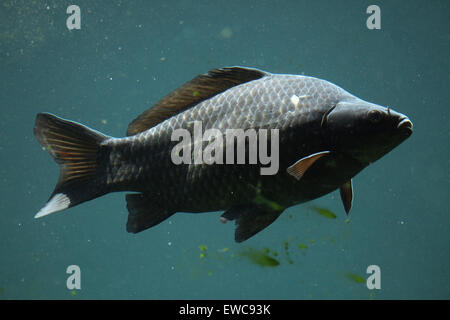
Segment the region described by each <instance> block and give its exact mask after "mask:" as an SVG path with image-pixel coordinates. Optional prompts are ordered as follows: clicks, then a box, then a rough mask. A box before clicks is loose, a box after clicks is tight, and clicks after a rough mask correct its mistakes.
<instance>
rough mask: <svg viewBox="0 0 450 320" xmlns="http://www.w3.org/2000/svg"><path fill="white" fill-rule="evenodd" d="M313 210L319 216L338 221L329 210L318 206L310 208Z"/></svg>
mask: <svg viewBox="0 0 450 320" xmlns="http://www.w3.org/2000/svg"><path fill="white" fill-rule="evenodd" d="M309 208H310V209H311V210H313V211H314V212H316V213H317V214H320V215H321V216H323V217H325V218H328V219H336V215H335V214H334V213H333V212H332V211H331V210H329V209H327V208H322V207H317V206H311V207H309Z"/></svg>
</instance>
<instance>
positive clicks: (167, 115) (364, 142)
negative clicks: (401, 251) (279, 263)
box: [35, 67, 412, 242]
mask: <svg viewBox="0 0 450 320" xmlns="http://www.w3.org/2000/svg"><path fill="white" fill-rule="evenodd" d="M200 127H201V130H200V131H201V132H200V133H201V134H203V132H206V131H208V130H215V131H214V132H215V133H216V136H215V140H214V139H209V140H207V141H205V140H204V139H203V138H204V137H203V136H201V135H200V137H201V138H202V139H201V140H199V138H198V137H199V132H198V131H199V128H200ZM180 129H182V130H183V132H185V133H189V136H190V137H193V138H192V140H188V142H185V143H184V144H183V147H186V146H188V147H189V148H188V149H183V151H185V152H189V155H188V157H187V158H189V159H190V160H193V161H190V162H189V163H181V164H180V163H175V162H176V161H174V151H173V150H174V148H176V147H177V146H179V145H180V140H179V139H178V140H177V139H174V134H175V133H179V132H180ZM227 130H228V131H230V130H231V131H232V130H235V131H236V130H242V131H245V132H248V130H254V132H255V133H256V134H258V136H257V138H261V137H264V136H262V135H259V134H260V133H263V131H265V132H267V133H266V136H265V137H266V138H267V139H266V140H267V141H266V142H267V146H266V147H267V148H268V149H269V150H270V149H272V150H270V151H271V152H272V154H271V156H274V153H275V152H276V153H277V154H276V156H277V157H276V158H274V157H272V160H275V159H276V160H277V161H276V162H277V163H273V162H275V161H272V163H270V166H269V164H267V163H265V164H262V163H261V162H258V163H249V162H250V161H249V160H250V157H251V155H250V153H251V151H252V150H258V151H260V148H261V147H262V145H261V144H259V145H258V146H257V148H256V147H255V146H253V144H254V141H253V140H251V138H250V137H246V138H245V139H246V140H245V144H244V145H245V146H246V147H247V148H246V149H245V159H246V160H247V161H246V162H245V163H241V164H239V163H237V162H238V161H237V159H236V156H237V154H238V150H237V149H236V148H237V147H236V144H235V145H234V146H232V148H233V157H232V158H230V159H231V160H233V161H231V162H230V161H228V162H227V161H225V160H230V159H228V158H227V159H225V158H226V157H225V154H226V152H228V150H226V149H227V147H229V146H230V144H229V142H232V141H235V140H233V139H231V138H230V139H227V137H228V136H227V132H228V131H227ZM233 132H234V131H233ZM269 132H270V134H269ZM411 132H412V123H411V122H410V121H409V119H408V118H407V117H406V116H404V115H402V114H400V113H397V112H395V111H393V110H391V109H389V108H385V107H381V106H378V105H375V104H372V103H369V102H366V101H363V100H361V99H359V98H358V97H356V96H354V95H352V94H350V93H349V92H347V91H345V90H344V89H342V88H340V87H338V86H336V85H334V84H332V83H330V82H328V81H325V80H321V79H317V78H314V77H307V76H300V75H280V74H271V73H267V72H264V71H260V70H257V69H248V68H242V67H231V68H223V69H216V70H212V71H210V72H209V73H208V74H204V75H200V76H198V77H196V78H194V79H193V80H191V81H190V82H187V83H186V84H185V85H183V86H182V87H180V88H178V89H177V90H175V91H174V92H172V93H171V94H169V95H168V96H166V97H165V98H163V99H162V100H160V101H159V102H158V103H157V104H156V105H155V106H154V107H153V108H150V109H149V110H147V111H146V112H144V113H143V114H142V115H141V116H139V117H138V118H137V119H135V120H134V121H133V122H132V123H131V124H130V126H129V128H128V131H127V135H128V136H127V137H124V138H113V137H108V136H105V135H103V134H101V133H99V132H96V131H94V130H92V129H89V128H87V127H85V126H83V125H81V124H78V123H75V122H71V121H68V120H64V119H60V118H58V117H56V116H53V115H50V114H39V115H38V116H37V120H36V126H35V135H36V137H37V138H38V140H39V142H40V143H41V144H42V145H43V146H44V147H45V148H46V149H47V150H49V152H50V153H51V154H52V156H53V157H54V158H55V159H56V161H57V162H58V163H59V164H60V166H61V175H60V179H59V181H58V184H57V186H56V188H55V191H54V192H53V193H52V195H51V197H50V199H49V201H48V202H47V204H46V206H44V208H43V209H41V211H40V212H39V213H38V214H37V217H40V216H44V215H47V214H49V213H52V212H56V211H60V210H64V209H66V208H69V207H72V206H74V205H77V204H79V203H82V202H84V201H87V200H90V199H93V198H96V197H99V196H101V195H103V194H106V193H109V192H117V191H133V192H135V193H131V194H127V195H126V200H127V208H128V210H129V218H128V222H127V230H128V231H130V232H139V231H142V230H145V229H147V228H150V227H152V226H154V225H156V224H158V223H160V222H162V221H164V220H165V219H167V218H168V217H170V216H171V215H172V214H174V213H176V212H192V213H200V212H210V211H219V210H226V211H225V213H224V214H222V216H221V221H222V222H227V221H229V220H235V221H236V224H237V229H236V233H235V240H236V241H238V242H241V241H244V240H246V239H248V238H249V237H251V236H253V235H254V234H256V233H257V232H259V231H261V230H262V229H264V228H265V227H267V226H268V225H269V224H271V223H272V222H273V221H274V220H276V218H277V217H278V216H279V215H280V214H281V213H282V212H283V210H285V209H286V208H288V207H290V206H293V205H296V204H299V203H303V202H306V201H310V200H312V199H315V198H318V197H321V196H323V195H325V194H327V193H330V192H332V191H334V190H336V189H340V190H341V197H342V200H343V201H344V206H345V209H346V211H347V212H348V211H349V210H350V207H351V202H352V200H353V190H352V183H351V179H352V178H353V177H354V176H355V175H356V174H357V173H358V172H360V171H361V170H362V169H364V168H365V167H366V166H368V165H369V164H370V163H372V162H374V161H376V160H377V159H379V158H381V157H382V156H383V155H384V154H386V153H387V152H389V151H390V150H392V149H393V148H395V147H396V146H397V145H398V144H400V143H401V142H402V141H404V140H405V139H406V138H407V137H409V135H410V134H411ZM196 137H197V138H196ZM220 137H223V140H221V139H222V138H221V139H218V138H220ZM213 140H214V141H218V140H221V141H222V143H221V144H219V146H220V147H219V148H218V149H216V152H217V150H221V151H223V157H222V159H224V161H222V162H223V163H218V162H219V161H216V162H215V163H212V164H211V163H205V161H194V160H195V158H196V154H195V152H198V151H199V150H200V151H204V150H205V147H207V146H208V144H211V143H212V141H213ZM258 142H259V143H260V141H258ZM199 146H200V149H199ZM269 146H270V147H271V148H269ZM252 147H255V148H254V149H252ZM186 150H187V151H186ZM268 154H269V153H267V155H268ZM183 155H184V152H183ZM203 155H204V153H203ZM184 159H186V158H184ZM216 159H217V158H216ZM263 168H266V170H267V171H269V169H271V170H270V173H269V174H262V172H263V171H262V170H264V169H263Z"/></svg>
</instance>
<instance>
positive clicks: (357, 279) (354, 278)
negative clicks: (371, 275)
mask: <svg viewBox="0 0 450 320" xmlns="http://www.w3.org/2000/svg"><path fill="white" fill-rule="evenodd" d="M345 277H346V278H347V279H349V280H351V281H353V282H356V283H366V279H364V278H363V277H361V276H360V275H357V274H356V273H346V274H345Z"/></svg>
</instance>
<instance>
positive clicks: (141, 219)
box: [125, 193, 175, 233]
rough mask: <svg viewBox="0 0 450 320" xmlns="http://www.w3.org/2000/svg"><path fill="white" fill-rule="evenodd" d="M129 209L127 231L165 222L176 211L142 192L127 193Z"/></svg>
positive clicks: (139, 230) (132, 231)
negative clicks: (161, 204) (159, 204)
mask: <svg viewBox="0 0 450 320" xmlns="http://www.w3.org/2000/svg"><path fill="white" fill-rule="evenodd" d="M125 197H126V201H127V209H128V212H129V215H128V221H127V231H128V232H131V233H138V232H141V231H143V230H146V229H148V228H151V227H153V226H156V225H157V224H159V223H161V222H163V221H164V220H166V219H167V218H169V217H170V216H171V215H173V214H174V213H175V211H173V210H169V209H168V208H165V207H163V206H158V204H157V203H155V202H154V201H153V198H152V197H150V196H148V195H145V194H142V193H135V194H127V195H126V196H125Z"/></svg>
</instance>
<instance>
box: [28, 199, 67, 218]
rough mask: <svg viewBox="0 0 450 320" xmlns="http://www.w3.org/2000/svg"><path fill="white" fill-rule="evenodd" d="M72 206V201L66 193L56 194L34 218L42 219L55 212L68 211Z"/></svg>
mask: <svg viewBox="0 0 450 320" xmlns="http://www.w3.org/2000/svg"><path fill="white" fill-rule="evenodd" d="M69 206H70V199H69V198H68V197H67V196H66V195H65V194H64V193H58V194H55V195H54V196H53V197H52V198H51V199H50V200H49V201H48V202H47V203H46V204H45V206H44V207H43V208H42V209H41V210H39V212H38V213H37V214H36V215H35V216H34V218H36V219H37V218H40V217H43V216H46V215H49V214H51V213H54V212H58V211H61V210H64V209H67V208H68V207H69Z"/></svg>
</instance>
